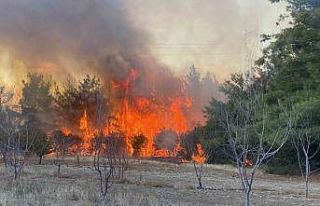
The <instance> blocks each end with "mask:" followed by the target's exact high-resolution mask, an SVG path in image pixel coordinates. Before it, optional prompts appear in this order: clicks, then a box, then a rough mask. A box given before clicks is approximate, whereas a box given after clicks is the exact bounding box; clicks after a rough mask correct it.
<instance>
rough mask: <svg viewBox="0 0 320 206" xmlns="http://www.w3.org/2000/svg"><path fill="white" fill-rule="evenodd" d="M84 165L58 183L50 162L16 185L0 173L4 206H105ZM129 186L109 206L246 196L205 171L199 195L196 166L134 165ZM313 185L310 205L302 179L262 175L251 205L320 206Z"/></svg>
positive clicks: (227, 175) (237, 201) (224, 175)
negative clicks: (202, 187) (305, 195)
mask: <svg viewBox="0 0 320 206" xmlns="http://www.w3.org/2000/svg"><path fill="white" fill-rule="evenodd" d="M80 161H81V164H80V166H79V165H76V164H74V161H73V160H70V162H69V164H68V166H63V167H62V170H61V172H62V175H61V177H60V178H57V177H56V170H57V168H56V166H54V165H52V164H51V162H50V160H45V161H44V164H43V165H36V164H29V166H26V167H25V169H24V172H23V174H22V176H21V178H20V179H19V180H18V181H16V182H14V181H12V180H11V179H12V178H10V177H9V176H10V173H9V172H8V170H7V169H5V168H4V166H3V165H1V167H0V174H1V176H0V178H1V179H0V205H19V206H20V205H103V204H104V203H102V202H101V198H100V197H101V196H100V193H99V186H98V178H97V177H98V176H97V173H96V172H95V171H94V170H92V169H91V168H90V167H91V166H90V165H91V163H90V161H91V160H90V159H88V158H83V159H81V160H80ZM129 162H130V163H129V169H128V171H127V172H126V180H125V181H123V182H121V183H120V182H118V183H114V184H113V185H112V187H111V190H110V194H109V196H108V199H109V201H108V203H107V205H119V206H120V205H130V206H134V205H152V206H158V205H159V206H160V205H163V206H167V205H177V206H178V205H190V206H191V205H192V206H193V205H195V206H205V205H241V204H242V192H241V185H240V182H239V178H238V177H237V173H236V170H235V168H233V167H231V166H228V165H205V166H204V174H203V186H204V187H205V189H202V190H199V189H197V188H196V187H197V180H196V178H195V173H194V168H193V165H192V164H190V163H184V164H173V163H166V162H158V161H151V160H142V161H138V160H130V161H129ZM318 180H319V178H318V177H315V178H314V180H311V185H310V186H311V188H310V193H311V197H310V199H309V200H308V201H306V200H305V198H304V184H303V182H302V181H301V178H298V177H284V176H276V175H266V174H263V173H261V172H260V173H259V174H258V176H257V177H256V181H255V183H254V186H253V187H254V189H253V197H252V198H253V205H281V206H283V205H320V196H319V195H318V194H319V193H320V182H319V181H318Z"/></svg>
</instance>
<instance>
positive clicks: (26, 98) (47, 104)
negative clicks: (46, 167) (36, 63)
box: [20, 73, 55, 164]
mask: <svg viewBox="0 0 320 206" xmlns="http://www.w3.org/2000/svg"><path fill="white" fill-rule="evenodd" d="M23 85H24V87H23V89H22V98H21V100H20V105H21V109H22V116H23V117H24V119H25V122H24V123H25V124H24V126H22V128H21V129H20V130H21V133H22V137H23V139H24V141H32V145H31V147H30V150H31V152H33V153H34V154H36V155H37V156H39V157H40V161H39V163H40V164H41V159H42V156H43V155H46V154H48V153H49V151H50V149H51V143H50V141H49V139H48V137H47V135H46V132H48V130H50V129H51V128H52V126H53V125H54V121H55V120H54V115H53V112H54V110H53V107H52V102H53V98H52V95H51V93H50V90H51V82H50V81H49V80H48V81H47V80H45V79H44V76H43V75H42V74H37V73H29V74H28V76H27V80H26V81H23ZM26 144H28V143H27V142H26Z"/></svg>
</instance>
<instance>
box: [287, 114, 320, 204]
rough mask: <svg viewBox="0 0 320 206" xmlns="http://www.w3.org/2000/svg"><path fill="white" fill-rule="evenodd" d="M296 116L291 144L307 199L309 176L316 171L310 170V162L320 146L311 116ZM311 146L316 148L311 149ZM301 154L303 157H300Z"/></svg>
mask: <svg viewBox="0 0 320 206" xmlns="http://www.w3.org/2000/svg"><path fill="white" fill-rule="evenodd" d="M297 116H298V119H299V120H298V121H297V122H296V123H295V125H294V128H295V129H294V133H293V134H294V136H293V138H292V143H293V145H294V147H295V149H296V152H297V157H298V164H299V169H300V172H301V176H302V179H303V180H304V182H305V197H306V198H308V197H309V182H310V176H311V174H312V173H313V172H315V171H317V170H313V171H312V170H311V164H310V160H311V159H312V158H314V157H315V155H317V154H318V152H319V149H320V144H319V140H318V137H317V136H316V135H315V134H314V131H313V128H312V115H311V114H308V113H307V112H304V114H298V115H297ZM312 146H316V147H315V148H312ZM301 153H302V155H303V157H301ZM303 167H304V169H303Z"/></svg>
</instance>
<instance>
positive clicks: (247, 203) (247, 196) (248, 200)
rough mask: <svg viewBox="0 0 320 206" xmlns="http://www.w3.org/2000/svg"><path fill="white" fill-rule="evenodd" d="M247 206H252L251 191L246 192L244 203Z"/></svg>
mask: <svg viewBox="0 0 320 206" xmlns="http://www.w3.org/2000/svg"><path fill="white" fill-rule="evenodd" d="M244 205H245V206H250V205H251V190H247V189H246V190H245V201H244Z"/></svg>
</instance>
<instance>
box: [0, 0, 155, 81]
mask: <svg viewBox="0 0 320 206" xmlns="http://www.w3.org/2000/svg"><path fill="white" fill-rule="evenodd" d="M131 25H132V24H131V23H130V21H129V20H128V18H127V16H126V14H125V12H123V10H122V5H121V3H119V1H116V0H103V1H102V0H99V1H98V0H90V1H88V0H41V1H39V0H18V1H12V0H1V1H0V46H1V47H4V48H6V49H7V50H9V51H10V53H11V54H12V55H13V58H16V59H19V60H21V61H23V62H24V63H25V64H26V65H27V67H28V69H31V70H32V69H33V70H34V69H36V68H39V67H41V65H44V63H49V64H53V65H55V66H54V67H53V68H52V69H53V70H55V71H53V72H57V73H60V74H65V73H69V72H71V73H73V74H77V73H78V72H80V70H81V71H83V70H85V72H94V73H98V74H100V75H107V76H109V77H110V78H122V77H124V76H126V75H127V70H128V68H131V67H135V66H136V67H141V65H140V64H141V63H139V62H138V60H137V59H136V58H135V53H136V51H139V52H140V53H141V52H144V53H146V54H148V51H147V48H146V45H147V44H148V42H149V40H148V37H147V35H145V34H144V33H143V32H141V31H140V30H138V29H135V28H133V27H132V26H131ZM40 69H41V68H40Z"/></svg>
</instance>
